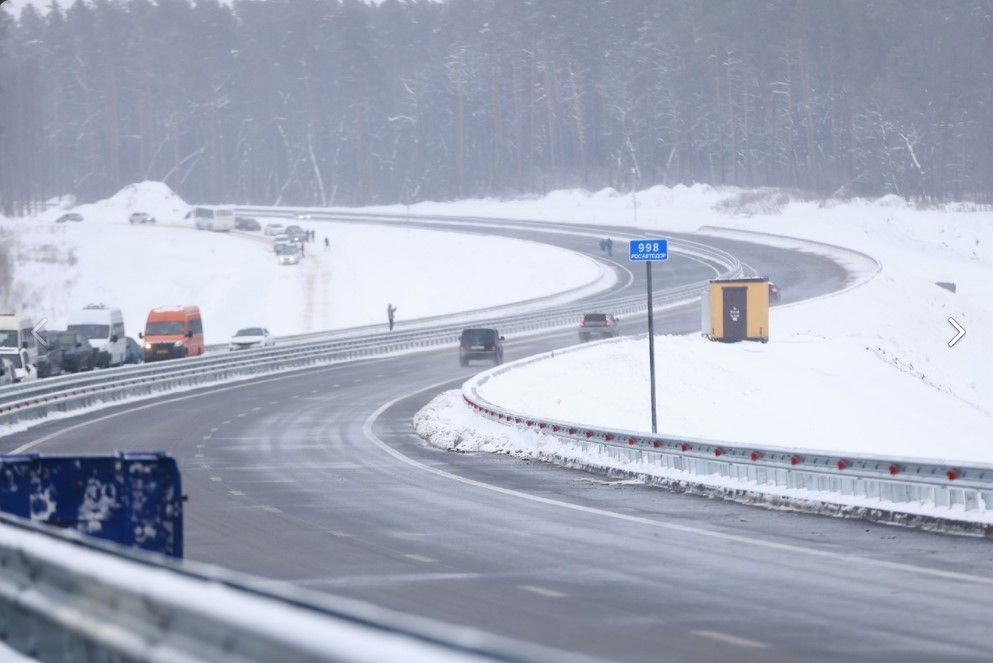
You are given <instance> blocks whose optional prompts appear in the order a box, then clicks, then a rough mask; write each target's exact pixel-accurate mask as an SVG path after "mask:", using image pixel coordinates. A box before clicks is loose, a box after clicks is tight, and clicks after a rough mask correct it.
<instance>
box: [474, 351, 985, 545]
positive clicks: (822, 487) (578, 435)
mask: <svg viewBox="0 0 993 663" xmlns="http://www.w3.org/2000/svg"><path fill="white" fill-rule="evenodd" d="M585 349H586V347H585V346H577V347H574V348H569V349H566V350H561V351H556V353H555V354H556V355H557V356H561V355H562V354H563V353H564V352H581V351H583V350H585ZM550 357H551V355H548V354H546V355H537V356H535V357H531V358H528V359H524V360H521V361H517V362H513V363H508V364H505V365H503V366H499V367H496V368H493V369H491V370H488V371H485V372H483V373H480V374H479V375H477V376H475V377H474V378H472V379H470V380H469V381H467V382H466V383H465V385H463V389H462V396H463V400H464V401H465V403H466V405H467V406H468V407H469V408H471V409H472V410H473V411H474V412H475V413H477V414H478V415H480V416H482V417H485V418H486V419H489V420H492V421H495V422H497V423H500V424H503V425H505V426H509V427H512V428H515V429H519V430H526V431H536V432H539V433H542V434H545V435H550V436H553V437H555V438H557V439H558V440H560V441H561V442H562V443H563V444H565V445H569V446H571V447H573V448H575V449H577V450H580V451H582V452H584V453H587V454H589V455H590V456H591V457H594V458H595V457H597V456H599V457H600V458H602V459H603V461H604V462H597V461H596V460H592V461H590V467H591V468H596V469H600V470H607V471H610V472H616V473H622V474H630V475H635V476H641V477H645V478H649V480H651V481H655V482H659V483H664V484H667V485H677V486H682V487H693V486H696V487H706V488H705V492H710V493H715V494H721V495H723V496H727V497H731V498H733V499H740V501H747V502H761V503H765V504H775V505H780V506H787V505H790V506H792V507H793V508H798V509H801V510H812V511H827V512H831V513H838V514H844V515H852V516H859V517H863V518H866V519H870V520H880V521H887V522H894V523H898V524H906V525H913V526H919V527H923V528H933V529H942V530H944V531H963V532H972V533H977V532H978V533H981V534H984V535H986V536H993V518H986V519H983V518H982V516H983V514H985V513H990V512H993V465H982V464H966V463H953V462H945V461H941V460H934V461H931V460H925V459H920V458H909V457H899V456H870V455H865V454H856V453H837V452H829V451H817V450H811V449H802V448H783V447H771V446H755V445H749V446H745V445H737V444H731V443H726V442H720V441H715V440H705V439H697V438H687V437H673V436H668V435H658V434H657V435H651V434H647V433H645V432H640V431H630V430H621V429H610V428H599V427H595V426H588V425H585V424H578V423H575V422H569V421H561V420H556V419H549V418H544V417H537V416H534V415H528V414H525V413H521V412H516V411H513V410H510V409H508V408H504V407H501V406H500V405H498V404H495V403H492V402H490V401H488V400H486V399H485V398H484V397H483V396H481V395H480V393H479V387H480V386H481V385H483V384H485V383H486V382H487V381H488V380H491V379H493V378H495V377H496V376H499V375H500V374H502V373H506V372H508V371H512V370H514V369H515V368H518V367H520V366H522V365H526V364H529V363H532V362H536V361H543V360H545V359H548V358H550ZM570 462H571V463H572V464H573V465H574V464H575V463H574V462H572V461H570ZM621 464H626V465H627V466H628V469H626V470H623V471H619V470H618V469H617V467H618V466H619V465H621ZM638 464H645V465H650V466H651V467H652V469H653V470H659V471H658V472H652V473H649V472H647V471H646V472H639V471H638V470H637V469H636V468H637V466H638ZM660 475H661V476H662V477H664V478H661V479H660ZM715 478H718V479H720V480H721V481H714V479H715ZM727 480H731V482H730V483H729V482H728V481H727ZM708 481H709V486H708ZM729 485H730V486H731V487H729ZM783 489H785V490H789V491H801V490H802V491H811V493H809V494H808V495H806V496H804V495H803V494H801V493H793V494H792V495H791V494H788V493H786V492H784V490H783ZM770 491H771V492H770ZM814 493H817V495H816V496H814ZM856 500H857V501H858V502H856ZM866 500H871V504H872V505H873V506H870V507H866V506H864V503H865V501H866ZM934 507H937V508H940V509H942V511H941V512H940V513H941V514H942V515H939V516H933V515H931V514H932V513H933V508H934Z"/></svg>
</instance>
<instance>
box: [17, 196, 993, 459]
mask: <svg viewBox="0 0 993 663" xmlns="http://www.w3.org/2000/svg"><path fill="white" fill-rule="evenodd" d="M171 196H172V194H171V192H168V190H167V189H165V187H163V186H161V185H156V184H153V183H146V184H143V185H136V186H135V187H132V188H130V189H129V190H126V191H124V192H122V193H121V194H119V195H118V196H115V197H114V198H113V199H111V200H109V201H105V202H104V203H100V204H97V205H93V206H84V207H82V208H80V210H79V211H81V212H82V213H83V214H84V216H85V217H86V221H84V222H83V223H79V224H54V223H52V220H53V219H54V218H56V217H57V216H58V214H59V213H58V212H56V211H51V212H48V213H46V215H44V216H43V217H40V218H37V219H27V220H7V221H6V222H4V223H2V224H0V231H2V232H4V233H5V234H4V237H3V241H4V243H5V244H9V243H11V242H13V244H14V250H13V252H12V253H13V255H15V256H16V260H17V262H16V265H17V272H16V275H15V278H14V281H13V284H12V286H11V285H8V287H7V288H5V290H4V292H3V294H2V295H0V297H3V298H5V299H6V300H7V301H2V302H0V306H3V307H4V308H11V307H12V306H13V307H17V306H18V305H20V306H21V307H22V308H27V306H26V305H25V304H24V302H32V304H31V308H30V311H29V312H31V313H32V314H33V315H34V316H35V317H36V318H40V317H42V316H46V317H49V318H50V320H51V321H52V323H53V324H54V325H56V326H57V325H58V324H59V323H60V322H61V321H63V320H64V315H65V312H66V311H67V310H68V309H69V307H70V306H77V305H82V304H85V303H87V302H89V301H92V300H101V301H105V302H107V303H113V304H115V305H117V306H120V307H121V308H123V309H124V310H125V316H126V323H127V325H128V330H129V333H131V334H132V335H133V334H134V333H135V332H136V331H137V330H138V329H139V328H140V327H141V323H142V321H143V317H144V314H145V311H147V309H148V308H150V307H152V306H157V305H162V304H169V303H179V302H191V303H199V304H200V306H201V309H203V310H204V317H205V325H206V328H207V330H208V341H210V342H219V341H224V340H226V339H227V337H228V335H230V333H232V332H233V331H234V329H235V328H237V327H238V326H242V325H248V324H265V325H268V326H269V327H270V328H271V329H272V330H273V331H274V332H275V333H277V334H290V333H299V332H305V331H312V330H319V329H330V328H336V327H349V326H356V325H363V324H371V323H384V322H385V311H384V310H383V309H385V307H386V304H387V303H393V304H396V305H398V306H399V307H400V309H399V312H398V319H399V320H400V321H406V320H410V319H412V318H417V317H423V316H429V315H435V314H440V313H450V312H454V311H458V310H464V309H470V308H477V307H479V306H481V305H487V306H488V305H492V304H495V303H499V302H496V301H493V300H492V299H491V298H487V301H486V302H480V299H479V296H478V292H479V291H480V289H484V290H487V291H489V292H493V293H500V294H502V295H503V296H504V297H503V300H504V301H512V300H523V299H530V298H533V297H535V296H538V295H545V294H548V293H549V292H553V291H559V290H565V289H569V288H571V287H574V286H576V285H577V283H576V279H575V277H576V276H577V274H581V275H582V280H583V281H592V280H595V279H596V278H598V276H599V272H598V270H597V268H596V267H595V266H594V265H593V264H591V263H590V261H588V260H586V259H585V258H577V257H575V256H572V255H571V254H567V253H564V252H562V251H557V250H550V249H546V248H542V247H536V246H534V245H531V244H528V243H524V242H514V241H509V240H502V239H497V238H494V239H492V240H487V245H486V248H485V249H480V246H479V240H478V239H477V238H471V239H467V238H466V236H465V235H458V234H449V233H422V232H420V231H406V230H388V229H381V228H370V229H361V228H358V227H355V226H345V225H325V224H323V223H322V224H321V225H319V226H317V230H318V240H319V241H318V247H317V248H316V249H310V250H309V251H308V257H307V259H306V261H305V263H304V265H301V268H300V269H296V268H292V267H279V266H277V265H276V264H275V260H274V259H273V258H272V254H271V251H270V249H269V247H268V241H263V240H259V239H257V238H252V237H246V236H243V235H242V236H235V235H230V236H219V235H213V234H210V233H203V232H201V233H198V232H196V231H193V230H191V229H189V227H188V226H187V223H188V222H185V221H182V218H181V217H182V214H183V213H185V210H186V204H185V203H183V202H182V201H179V200H178V199H174V198H173V197H171ZM635 202H636V204H637V207H634V206H633V203H635ZM135 210H141V211H149V212H151V213H153V214H155V215H156V216H158V217H159V218H160V222H159V224H158V225H157V226H155V227H151V226H133V227H132V226H128V225H127V214H128V213H129V212H130V211H135ZM353 211H354V210H353ZM368 211H389V212H392V213H397V212H401V213H404V212H406V211H407V208H405V207H390V208H377V209H373V208H369V209H368ZM409 212H410V213H411V214H414V215H416V214H447V215H472V216H492V217H499V218H508V219H515V218H516V219H538V220H545V221H562V222H569V223H595V224H598V225H610V224H616V225H624V226H631V225H636V226H639V227H641V228H644V229H645V230H646V234H652V235H658V236H661V237H664V236H665V235H666V233H667V232H676V231H679V232H686V231H697V230H699V229H700V228H708V229H709V230H708V232H721V233H726V232H727V229H732V230H735V231H741V230H745V231H749V232H760V233H772V234H776V235H781V236H792V237H799V238H806V239H810V240H816V241H819V242H825V243H828V244H833V245H837V246H841V247H848V248H850V249H853V250H856V251H859V252H862V253H865V254H868V255H869V256H872V257H873V258H875V259H876V260H877V261H878V262H879V264H880V265H881V269H880V270H879V271H878V273H876V274H874V275H873V274H872V273H867V274H866V276H870V277H871V278H868V279H867V282H865V283H863V284H862V285H860V286H858V287H855V288H852V289H850V290H848V291H846V292H844V293H841V294H839V295H835V296H829V297H824V298H820V299H818V300H816V301H811V302H804V303H797V304H792V305H788V306H783V307H777V308H775V309H773V311H772V314H771V324H770V327H771V335H772V340H771V342H770V343H769V344H767V345H760V344H753V343H739V344H733V345H725V344H716V343H710V342H708V341H705V340H703V339H702V338H700V337H699V336H688V337H670V336H660V337H658V338H657V340H656V352H657V356H658V362H659V363H658V365H659V366H660V369H661V370H660V371H659V379H658V413H659V430H660V432H663V433H669V434H674V435H686V436H692V437H702V438H709V439H715V440H723V441H728V442H750V443H755V444H765V445H781V446H789V447H799V448H813V449H826V450H828V449H838V450H848V451H852V452H862V453H867V454H874V453H879V454H887V455H901V456H919V457H927V458H938V459H946V460H962V461H975V462H989V463H993V439H991V437H993V436H991V434H990V431H993V379H991V377H993V353H991V352H990V351H989V347H990V346H989V339H991V338H993V337H991V335H990V332H991V331H993V330H991V327H993V324H991V323H993V320H991V317H993V310H991V307H990V306H989V300H990V295H993V214H991V211H990V210H989V209H988V208H981V207H977V206H969V205H957V206H948V207H944V208H941V209H931V208H926V209H920V208H917V207H915V206H914V205H912V204H908V203H905V202H904V201H903V200H901V199H898V198H894V197H889V198H884V199H881V200H876V201H849V202H841V201H827V202H823V201H822V202H796V201H791V200H790V199H788V198H787V197H786V196H785V195H783V194H781V193H778V192H772V191H740V190H733V189H724V190H714V189H711V188H709V187H706V186H694V187H675V188H671V189H670V188H664V187H656V188H653V189H649V190H646V191H641V192H638V193H637V195H636V196H632V195H631V194H630V193H627V194H620V193H617V192H614V191H610V190H606V191H600V192H596V193H589V192H583V191H563V192H556V193H553V194H551V195H549V196H547V197H544V198H535V199H529V200H515V201H497V200H475V201H461V202H455V203H422V204H419V205H413V206H411V207H410V208H409ZM172 226H174V227H172ZM315 226H316V223H315ZM325 228H329V229H330V230H329V232H330V234H331V236H332V251H331V252H330V253H328V254H325V253H324V252H323V248H322V247H320V246H319V244H320V240H321V239H322V234H321V233H323V232H324V229H325ZM715 228H722V229H725V230H720V231H717V230H714V229H715ZM754 239H755V241H769V242H772V243H778V244H782V243H783V241H784V240H779V239H773V238H765V237H762V236H760V235H755V236H754ZM787 243H789V242H788V241H787ZM311 246H313V245H311ZM802 246H804V247H805V248H804V249H803V250H818V251H823V252H825V253H829V254H830V253H834V251H833V250H832V249H830V248H823V249H813V248H811V247H810V246H809V245H802ZM373 254H375V257H376V258H378V259H375V260H374V259H370V255H373ZM842 258H843V259H845V260H847V258H846V257H845V256H842ZM563 260H565V261H570V262H569V264H568V265H563V264H562V261H563ZM470 269H471V272H469V271H467V270H470ZM466 273H472V274H473V275H474V276H473V279H472V281H471V283H470V282H467V280H466V279H465V278H464V275H465V274H466ZM563 274H566V275H568V277H569V278H567V279H565V280H563V278H562V276H561V275H563ZM939 281H941V282H952V283H955V284H956V292H954V293H952V292H950V291H948V290H946V289H943V288H940V287H938V286H937V285H935V283H936V282H939ZM497 284H498V286H499V287H496V286H497ZM489 285H492V286H493V287H488V286H489ZM949 317H954V318H955V319H956V320H957V321H959V322H960V323H961V324H962V325H963V326H964V327H965V328H966V330H967V334H966V336H965V337H964V338H963V339H962V340H961V341H960V342H959V343H958V344H957V345H956V346H955V347H954V348H950V347H948V341H949V340H950V339H951V338H952V336H953V335H954V333H955V330H954V329H953V328H952V326H951V325H950V324H949V323H948V318H949ZM647 364H648V361H647V341H646V340H645V339H643V338H642V339H622V340H619V341H611V342H604V343H598V344H590V345H589V346H586V347H584V348H583V349H582V350H581V351H577V352H571V353H556V355H555V358H554V359H551V358H549V359H548V360H547V361H539V362H531V363H529V364H528V365H527V366H526V367H522V368H521V369H519V370H515V371H512V372H510V373H508V374H504V375H502V376H500V377H499V378H498V379H494V380H490V381H489V382H488V383H487V385H486V387H485V389H486V390H485V391H484V393H483V395H484V396H485V397H486V398H488V399H489V400H491V401H494V402H497V403H499V404H501V405H503V406H506V407H509V408H514V409H520V410H523V411H527V412H533V413H534V414H535V415H541V416H543V417H548V418H554V419H563V420H574V421H579V422H586V423H589V424H595V425H598V426H603V427H619V428H626V429H632V430H649V427H650V416H649V413H650V407H649V403H648V400H647V399H648V393H649V386H648V368H647ZM590 376H595V379H591V378H590ZM455 397H456V396H455V394H454V393H449V394H445V395H442V396H440V397H439V399H438V401H437V402H436V403H435V404H434V405H433V406H432V408H431V409H432V411H433V412H436V413H444V416H443V417H440V416H436V417H433V418H431V420H430V422H429V423H427V424H423V425H429V426H434V427H438V426H442V427H448V428H450V429H453V430H461V431H462V432H461V433H460V434H459V437H460V439H461V448H462V449H465V448H469V447H471V445H472V444H473V440H472V436H471V435H467V434H464V433H465V431H464V427H465V426H469V427H472V428H476V427H477V424H478V423H479V422H477V421H476V420H475V419H474V418H473V415H471V414H470V413H467V412H463V411H462V410H460V409H458V408H449V407H444V405H445V403H446V402H450V401H452V399H454V398H455ZM482 440H490V442H489V443H487V444H489V445H490V446H487V447H486V448H490V449H494V450H503V451H506V450H507V449H509V448H513V449H517V450H521V449H522V445H523V444H524V443H523V442H522V441H521V440H514V441H513V442H506V440H505V441H504V443H499V442H493V435H491V434H487V435H483V436H480V437H479V439H478V440H476V442H478V443H479V444H482V442H481V441H482ZM525 446H526V445H525Z"/></svg>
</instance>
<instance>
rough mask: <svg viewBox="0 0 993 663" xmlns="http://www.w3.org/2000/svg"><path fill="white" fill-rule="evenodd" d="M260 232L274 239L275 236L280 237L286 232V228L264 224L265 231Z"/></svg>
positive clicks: (279, 225)
mask: <svg viewBox="0 0 993 663" xmlns="http://www.w3.org/2000/svg"><path fill="white" fill-rule="evenodd" d="M262 232H263V234H265V235H268V236H270V237H275V236H276V235H282V234H283V233H284V232H286V228H285V227H284V226H283V224H282V223H267V224H265V229H264V230H263V231H262Z"/></svg>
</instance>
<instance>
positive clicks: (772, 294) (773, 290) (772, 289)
mask: <svg viewBox="0 0 993 663" xmlns="http://www.w3.org/2000/svg"><path fill="white" fill-rule="evenodd" d="M769 301H770V302H778V301H779V288H778V287H777V286H776V284H775V283H773V282H772V281H769Z"/></svg>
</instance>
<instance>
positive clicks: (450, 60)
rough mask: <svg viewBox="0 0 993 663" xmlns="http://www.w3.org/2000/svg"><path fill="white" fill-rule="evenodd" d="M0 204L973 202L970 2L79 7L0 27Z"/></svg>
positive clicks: (992, 196) (978, 49)
mask: <svg viewBox="0 0 993 663" xmlns="http://www.w3.org/2000/svg"><path fill="white" fill-rule="evenodd" d="M0 14H2V15H0V49H2V50H0V210H2V211H4V212H6V213H7V214H12V213H17V212H18V211H23V210H24V209H25V206H26V205H27V204H29V203H30V202H31V201H38V200H44V199H46V198H49V197H51V196H55V195H59V194H64V193H72V194H75V195H76V196H77V197H78V198H79V199H80V200H82V201H89V200H94V199H98V198H102V197H105V196H107V195H108V194H111V193H113V192H115V191H117V190H119V189H120V188H121V187H122V186H124V185H126V184H128V183H131V182H135V181H139V180H145V179H150V180H162V181H164V182H166V183H167V184H169V185H170V186H171V187H172V188H173V189H174V190H176V191H177V192H178V193H179V194H180V195H181V196H183V197H184V198H185V199H187V200H190V201H198V202H235V203H255V204H293V205H332V204H334V205H364V204H372V203H411V202H416V201H418V200H425V199H432V200H444V199H453V198H462V197H471V196H488V195H518V194H531V193H537V194H540V193H544V192H547V191H549V190H552V189H557V188H569V187H586V188H590V189H599V188H601V187H606V186H611V187H615V188H617V189H619V190H622V191H624V190H629V189H631V188H633V187H637V188H644V187H647V186H651V185H655V184H666V185H670V186H671V185H675V184H679V183H683V184H690V183H695V182H703V183H708V184H712V185H740V186H746V187H754V186H773V187H787V188H795V189H800V190H804V191H809V192H811V193H813V194H815V195H830V194H836V195H869V196H874V195H881V194H886V193H896V194H899V195H901V196H905V197H908V198H911V199H940V200H952V199H963V198H968V199H973V200H980V201H986V202H988V201H991V200H993V75H991V68H993V0H942V1H931V0H872V1H871V2H867V1H866V0H830V1H825V0H761V1H759V0H447V1H445V2H425V1H416V0H409V1H407V2H399V1H398V0H385V1H384V2H382V3H379V4H367V3H365V2H362V1H361V0H340V1H334V0H264V1H259V0H234V2H233V3H232V4H230V5H226V4H220V3H218V2H217V1H216V0H198V1H197V2H195V3H191V2H188V1H187V0H157V1H156V2H150V1H149V0H92V1H90V2H87V3H85V4H84V3H83V2H77V3H76V4H75V5H73V6H72V7H70V8H69V9H68V10H65V11H60V10H58V9H53V10H52V11H51V12H48V13H45V14H44V15H40V14H38V13H35V12H34V11H33V10H32V9H30V8H26V9H25V10H24V12H23V13H22V14H21V15H20V17H19V19H16V18H12V16H11V15H10V12H0Z"/></svg>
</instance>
